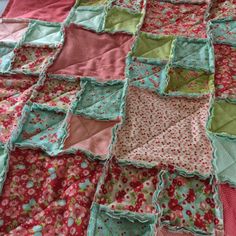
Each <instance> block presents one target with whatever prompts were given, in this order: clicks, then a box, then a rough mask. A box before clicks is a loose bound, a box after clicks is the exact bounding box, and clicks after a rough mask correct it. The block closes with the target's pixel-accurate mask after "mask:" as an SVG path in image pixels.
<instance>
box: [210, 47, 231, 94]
mask: <svg viewBox="0 0 236 236" xmlns="http://www.w3.org/2000/svg"><path fill="white" fill-rule="evenodd" d="M214 50H215V61H216V62H215V64H216V65H215V87H216V96H217V97H221V98H235V97H236V80H235V79H236V68H235V66H234V65H235V63H236V47H232V46H228V45H221V44H215V45H214Z"/></svg>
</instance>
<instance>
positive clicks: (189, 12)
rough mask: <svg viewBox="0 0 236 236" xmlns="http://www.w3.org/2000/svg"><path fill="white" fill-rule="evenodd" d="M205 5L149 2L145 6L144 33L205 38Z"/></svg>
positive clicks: (153, 0)
mask: <svg viewBox="0 0 236 236" xmlns="http://www.w3.org/2000/svg"><path fill="white" fill-rule="evenodd" d="M206 8H207V4H204V3H203V4H188V3H179V4H173V3H171V2H164V1H155V0H149V1H147V5H146V15H145V19H144V23H143V26H142V28H141V30H142V31H144V32H150V33H152V34H156V35H179V36H187V37H194V38H206V37H207V35H206V23H205V21H204V12H205V11H206Z"/></svg>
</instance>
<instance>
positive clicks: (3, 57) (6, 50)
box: [0, 42, 15, 72]
mask: <svg viewBox="0 0 236 236" xmlns="http://www.w3.org/2000/svg"><path fill="white" fill-rule="evenodd" d="M14 48H15V44H14V43H5V42H0V72H7V71H8V70H9V67H10V64H11V60H12V57H13V55H14V53H13V51H14Z"/></svg>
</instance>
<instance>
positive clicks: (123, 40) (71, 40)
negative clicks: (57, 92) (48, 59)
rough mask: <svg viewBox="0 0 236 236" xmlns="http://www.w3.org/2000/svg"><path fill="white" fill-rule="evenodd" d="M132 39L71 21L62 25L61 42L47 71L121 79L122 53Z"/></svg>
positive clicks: (127, 49) (122, 69)
mask: <svg viewBox="0 0 236 236" xmlns="http://www.w3.org/2000/svg"><path fill="white" fill-rule="evenodd" d="M132 42H133V37H131V36H129V35H127V34H123V33H116V34H108V33H102V34H97V33H94V32H91V31H88V30H85V29H82V28H80V27H78V26H76V25H75V24H71V25H70V26H69V27H67V28H66V32H65V45H64V47H63V48H62V51H61V53H60V54H59V56H58V58H57V59H56V60H55V62H54V63H53V65H52V66H51V67H50V68H49V69H48V72H49V73H50V74H60V75H71V76H91V77H97V78H98V79H101V80H109V79H124V78H125V75H124V73H125V57H126V55H127V53H128V52H129V50H130V47H131V44H132Z"/></svg>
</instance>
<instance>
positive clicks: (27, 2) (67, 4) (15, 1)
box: [2, 0, 75, 22]
mask: <svg viewBox="0 0 236 236" xmlns="http://www.w3.org/2000/svg"><path fill="white" fill-rule="evenodd" d="M74 3H75V0H57V1H55V0H37V1H31V0H20V1H19V0H10V1H9V3H8V6H7V8H6V9H5V11H4V13H3V16H2V17H4V18H23V19H24V18H27V19H28V18H29V19H37V20H43V21H49V22H62V21H64V20H65V19H66V17H67V15H68V14H69V11H70V10H71V8H72V7H73V5H74Z"/></svg>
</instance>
